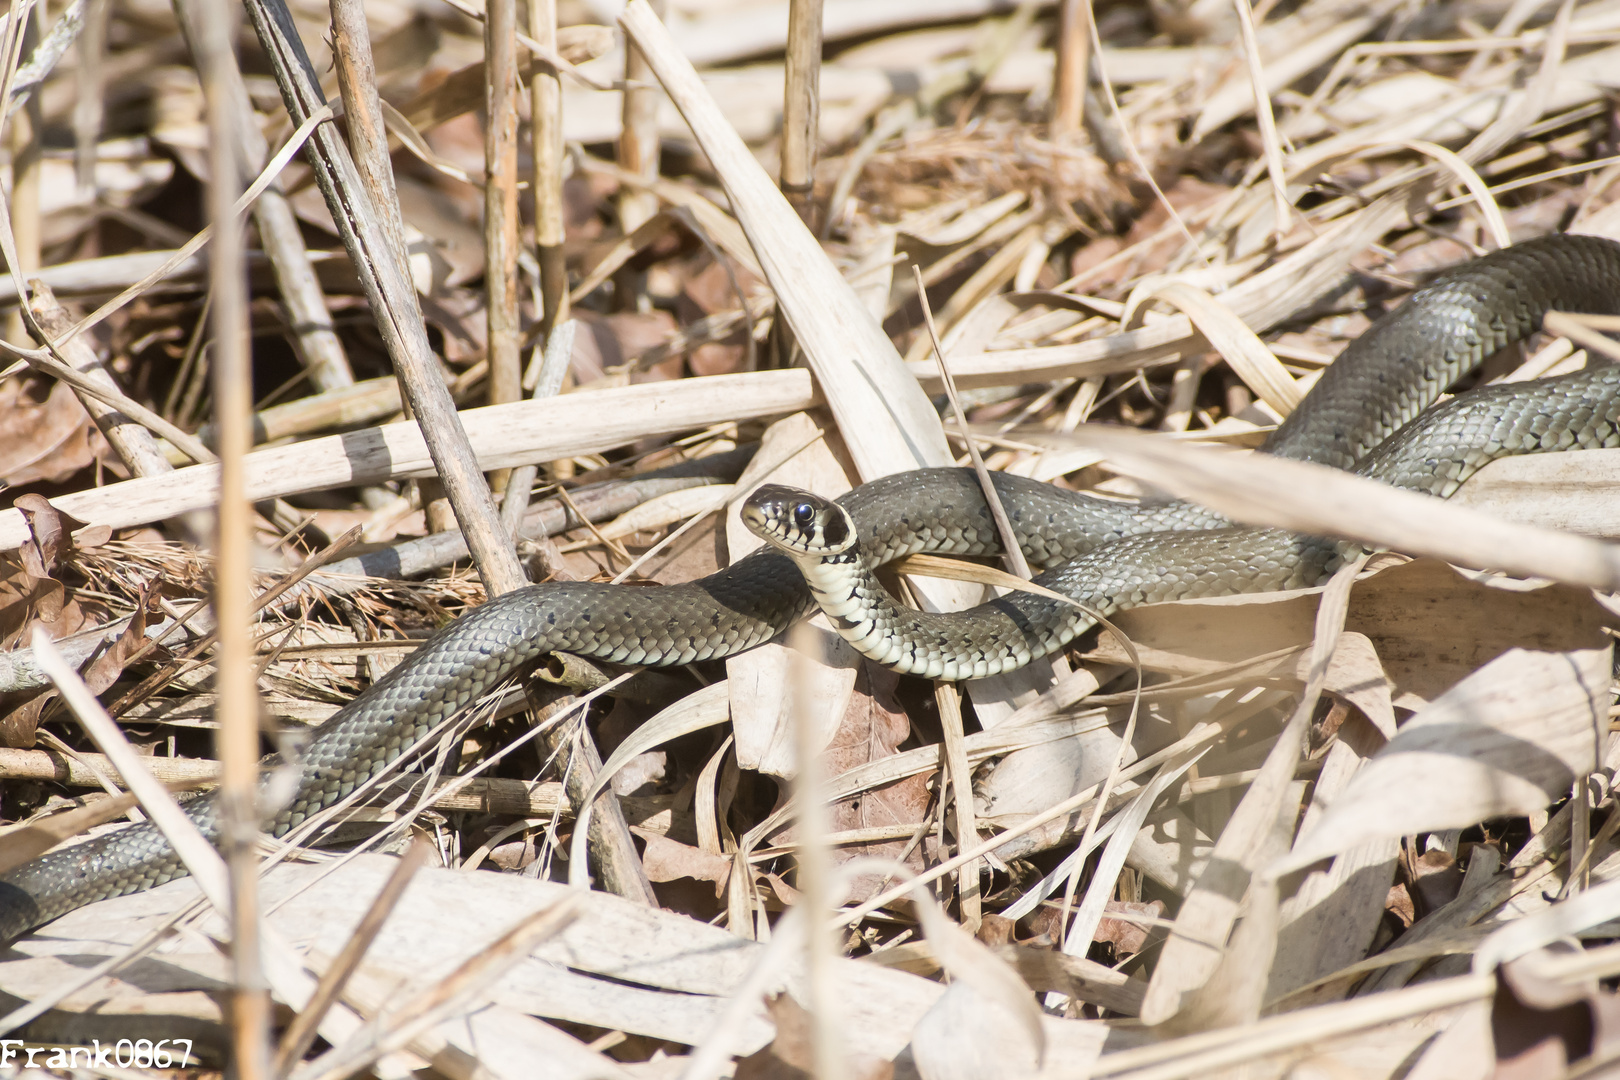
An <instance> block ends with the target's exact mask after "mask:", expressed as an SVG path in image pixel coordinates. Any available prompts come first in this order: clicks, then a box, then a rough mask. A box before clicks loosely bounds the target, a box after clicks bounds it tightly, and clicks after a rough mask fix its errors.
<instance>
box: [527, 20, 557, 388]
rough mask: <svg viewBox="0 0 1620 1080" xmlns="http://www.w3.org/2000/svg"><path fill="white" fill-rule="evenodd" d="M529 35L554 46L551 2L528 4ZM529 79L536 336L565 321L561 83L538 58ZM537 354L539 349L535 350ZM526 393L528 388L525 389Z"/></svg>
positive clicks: (546, 332) (548, 332)
mask: <svg viewBox="0 0 1620 1080" xmlns="http://www.w3.org/2000/svg"><path fill="white" fill-rule="evenodd" d="M529 36H530V37H532V38H534V39H535V41H537V42H539V43H540V44H541V45H544V46H545V47H546V48H548V49H552V50H555V49H556V48H557V0H529ZM533 63H534V75H533V76H532V77H531V78H530V80H529V132H530V139H531V144H532V151H533V160H534V173H533V177H532V187H533V189H534V244H535V261H536V262H538V263H539V264H540V334H541V340H542V341H544V340H546V339H549V338H550V336H551V332H552V331H553V330H555V329H556V328H557V326H558V325H559V324H561V323H562V322H564V321H566V320H567V318H568V264H567V261H566V259H565V257H564V253H563V241H564V239H566V237H565V235H564V219H563V195H562V186H563V154H564V151H563V118H562V80H561V79H560V78H559V77H558V75H557V72H556V71H555V70H552V69H549V68H547V67H546V66H545V65H543V64H541V63H540V62H539V61H538V59H536V60H535V61H533ZM536 351H537V352H539V351H540V350H539V349H537V350H536ZM524 388H525V389H529V390H532V389H533V386H532V385H527V384H526V385H525V387H524Z"/></svg>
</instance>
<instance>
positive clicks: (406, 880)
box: [273, 836, 433, 1078]
mask: <svg viewBox="0 0 1620 1080" xmlns="http://www.w3.org/2000/svg"><path fill="white" fill-rule="evenodd" d="M432 850H433V845H432V844H431V843H429V842H428V841H427V840H426V839H424V838H422V837H420V836H418V837H417V838H416V839H415V840H414V841H412V843H411V846H410V847H409V848H408V849H407V850H406V852H405V855H404V856H403V857H402V858H401V859H400V860H399V861H398V862H397V863H395V864H394V872H393V873H391V874H389V875H388V880H387V881H386V882H384V883H383V887H382V889H381V891H379V892H378V893H377V895H376V897H375V898H374V899H373V900H372V901H371V906H370V907H369V908H367V909H366V913H365V914H364V915H363V916H361V917H360V925H358V926H356V927H355V928H354V933H352V934H350V935H349V940H348V941H346V942H344V943H343V951H342V952H341V953H339V954H338V957H337V959H336V960H333V961H332V963H331V965H330V966H328V967H327V969H326V972H325V974H323V975H322V976H321V981H320V983H319V985H317V986H316V987H315V993H314V996H312V997H311V998H310V999H309V1002H308V1003H307V1004H306V1005H305V1006H304V1007H303V1009H302V1010H300V1011H299V1013H298V1016H297V1017H295V1018H294V1019H293V1022H292V1023H291V1024H290V1025H289V1026H288V1027H287V1032H286V1034H285V1035H283V1036H282V1037H281V1045H280V1046H279V1047H278V1048H277V1049H276V1059H275V1069H274V1073H273V1075H275V1076H276V1077H279V1078H284V1077H286V1076H287V1075H288V1074H289V1073H291V1072H292V1069H293V1066H294V1065H296V1064H298V1062H299V1061H300V1060H302V1059H303V1056H304V1054H305V1052H306V1051H308V1050H309V1048H310V1046H311V1045H312V1044H313V1043H314V1042H315V1036H316V1034H317V1033H318V1030H319V1028H320V1024H321V1020H322V1019H323V1018H324V1017H325V1016H326V1011H327V1010H328V1009H330V1008H331V1007H332V1003H333V1002H335V1001H336V1000H337V999H338V996H339V995H340V994H342V993H343V988H344V986H346V985H347V984H348V982H349V977H350V976H351V975H353V974H354V972H355V969H356V968H358V967H359V966H360V960H361V959H362V958H363V957H364V956H365V955H366V950H367V949H369V948H371V943H372V942H373V941H375V940H376V938H377V934H378V932H379V931H381V930H382V927H383V923H384V922H386V921H388V916H389V915H391V914H392V913H393V910H394V908H395V907H396V906H397V905H398V904H399V901H400V898H401V897H402V896H404V895H405V887H406V886H407V885H409V884H410V883H411V878H413V877H415V876H416V872H417V871H418V870H420V869H421V868H422V864H423V863H425V862H426V861H427V856H428V853H429V852H431V851H432Z"/></svg>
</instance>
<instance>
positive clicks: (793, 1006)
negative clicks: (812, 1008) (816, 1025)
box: [736, 994, 894, 1080]
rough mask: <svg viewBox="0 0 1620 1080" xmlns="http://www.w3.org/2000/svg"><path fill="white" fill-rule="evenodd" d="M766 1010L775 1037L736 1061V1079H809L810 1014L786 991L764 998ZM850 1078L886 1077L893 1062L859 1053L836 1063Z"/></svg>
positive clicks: (877, 1079)
mask: <svg viewBox="0 0 1620 1080" xmlns="http://www.w3.org/2000/svg"><path fill="white" fill-rule="evenodd" d="M765 1011H766V1012H768V1013H770V1016H771V1022H772V1023H773V1024H775V1025H776V1037H775V1038H774V1039H772V1040H771V1044H770V1045H769V1046H767V1047H764V1048H763V1049H761V1050H758V1051H755V1052H754V1053H752V1054H749V1055H748V1056H747V1057H745V1058H741V1059H739V1060H738V1062H737V1073H736V1077H737V1080H809V1078H810V1077H811V1076H812V1075H813V1074H812V1072H811V1069H812V1068H813V1064H814V1063H813V1057H812V1055H813V1051H812V1043H811V1039H812V1034H811V1028H810V1014H809V1013H807V1012H805V1011H804V1008H803V1006H801V1005H800V1004H799V1003H798V1002H797V1001H794V1000H793V998H792V997H791V996H790V995H788V994H773V995H771V996H770V997H768V998H766V999H765ZM839 1064H840V1065H841V1066H842V1068H841V1070H840V1071H839V1075H840V1076H847V1077H849V1078H850V1080H889V1078H890V1077H892V1076H894V1062H892V1061H884V1060H883V1059H882V1058H876V1057H871V1056H867V1055H860V1056H857V1057H855V1058H853V1059H848V1058H846V1060H844V1061H842V1062H840V1063H839Z"/></svg>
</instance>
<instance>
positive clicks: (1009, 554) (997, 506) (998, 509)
mask: <svg viewBox="0 0 1620 1080" xmlns="http://www.w3.org/2000/svg"><path fill="white" fill-rule="evenodd" d="M911 272H912V274H913V275H915V276H916V279H917V298H918V300H919V301H921V303H922V313H923V323H924V324H925V325H926V326H927V327H928V338H929V340H930V341H932V342H933V345H934V359H935V361H936V362H937V363H938V364H939V377H940V381H941V382H943V383H944V384H945V396H946V397H948V398H949V399H950V402H951V411H952V412H953V413H954V414H955V416H956V426H957V429H958V430H959V431H961V432H962V436H963V439H962V441H963V442H964V443H966V444H967V451H968V457H970V458H972V459H973V472H974V475H976V476H977V477H978V478H979V487H980V489H981V490H982V491H983V492H984V501H985V502H986V503H987V504H988V505H989V507H990V516H991V517H992V518H994V519H995V522H996V533H997V534H998V535H999V536H1000V537H1001V546H1002V548H1003V549H1005V557H1006V559H1007V566H1008V568H1009V569H1010V570H1011V571H1012V572H1013V573H1014V574H1016V575H1017V576H1019V577H1021V578H1023V579H1024V580H1026V581H1028V580H1029V579H1030V577H1032V576H1033V575H1031V574H1030V572H1029V562H1028V560H1026V559H1025V558H1024V551H1023V549H1022V548H1020V547H1019V546H1018V534H1017V533H1015V532H1013V527H1012V519H1011V518H1009V517H1008V516H1007V508H1006V507H1004V506H1002V505H1001V496H1000V495H998V494H997V493H996V485H995V484H994V483H993V482H992V481H991V480H990V470H989V469H988V468H986V467H985V464H984V458H983V457H981V456H980V455H979V444H978V440H977V439H975V438H973V434H972V429H971V428H969V427H968V422H967V413H965V412H963V411H962V399H961V397H960V396H959V395H958V394H957V392H956V382H955V380H954V379H952V378H951V370H950V368H949V367H948V366H947V365H946V363H945V347H944V346H943V345H942V344H941V343H940V340H939V331H938V329H936V328H935V326H934V312H933V309H932V308H931V307H930V306H929V304H928V290H927V289H925V288H923V281H922V268H921V267H919V266H917V265H916V264H915V263H913V264H912V267H911Z"/></svg>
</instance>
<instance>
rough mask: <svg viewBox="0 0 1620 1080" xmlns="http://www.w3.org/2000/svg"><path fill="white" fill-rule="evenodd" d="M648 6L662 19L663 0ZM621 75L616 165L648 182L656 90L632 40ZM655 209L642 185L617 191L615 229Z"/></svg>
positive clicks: (628, 228) (654, 164) (628, 227)
mask: <svg viewBox="0 0 1620 1080" xmlns="http://www.w3.org/2000/svg"><path fill="white" fill-rule="evenodd" d="M651 6H652V10H653V13H654V14H655V15H657V16H658V18H660V19H662V18H663V17H664V8H665V0H653V3H652V5H651ZM624 79H625V83H626V89H625V91H624V108H623V114H622V116H623V120H622V125H621V126H622V131H621V133H620V135H619V145H618V155H617V156H618V161H619V167H620V168H622V169H624V171H625V172H627V173H630V174H631V175H632V176H635V177H638V178H640V179H641V180H642V181H644V182H645V183H648V184H651V183H652V182H653V181H654V180H656V179H658V157H659V142H658V102H659V93H658V91H657V90H656V89H654V87H653V86H652V85H651V84H652V82H653V71H652V68H651V67H650V66H649V65H648V63H647V57H646V56H645V55H644V54H643V53H642V51H641V50H640V49H639V48H637V47H636V44H635V43H634V42H628V43H626V48H625V55H624ZM656 213H658V197H657V196H656V195H654V194H653V193H652V192H651V191H648V190H647V189H646V188H628V189H621V190H620V191H619V230H620V231H621V232H622V233H623V234H624V235H626V236H629V235H630V234H631V233H633V232H635V231H636V229H638V228H640V227H641V225H642V223H643V222H645V221H646V220H647V219H649V218H651V217H652V216H653V215H654V214H656ZM621 280H623V279H622V278H621Z"/></svg>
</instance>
